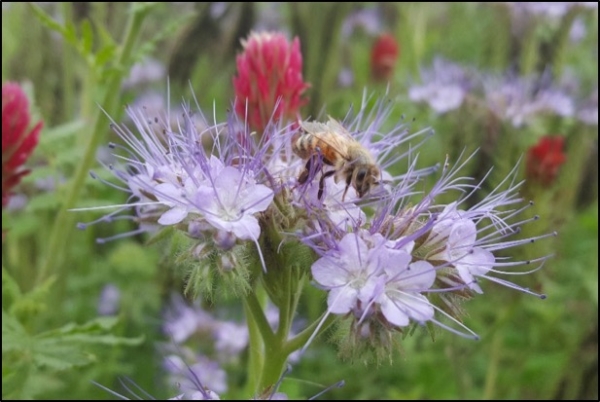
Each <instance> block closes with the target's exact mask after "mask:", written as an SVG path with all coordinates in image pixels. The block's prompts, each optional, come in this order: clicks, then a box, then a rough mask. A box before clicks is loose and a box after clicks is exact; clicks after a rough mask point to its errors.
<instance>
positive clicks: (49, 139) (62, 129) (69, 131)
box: [38, 120, 88, 148]
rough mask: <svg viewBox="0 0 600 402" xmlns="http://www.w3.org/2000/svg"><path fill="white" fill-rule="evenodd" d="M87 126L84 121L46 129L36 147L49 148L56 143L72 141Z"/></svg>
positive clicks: (75, 121)
mask: <svg viewBox="0 0 600 402" xmlns="http://www.w3.org/2000/svg"><path fill="white" fill-rule="evenodd" d="M87 124H88V123H87V122H86V121H85V120H74V121H70V122H67V123H65V124H61V125H60V126H56V127H52V128H49V129H46V130H44V134H43V135H41V136H40V142H39V145H38V146H40V147H44V148H45V147H48V148H51V146H52V145H55V144H56V142H60V141H66V140H72V139H74V138H75V136H76V135H77V134H78V133H80V132H82V131H83V129H84V128H85V127H86V126H87Z"/></svg>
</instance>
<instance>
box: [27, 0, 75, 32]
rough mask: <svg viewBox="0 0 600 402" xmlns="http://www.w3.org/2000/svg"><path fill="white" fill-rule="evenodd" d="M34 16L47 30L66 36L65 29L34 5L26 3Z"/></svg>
mask: <svg viewBox="0 0 600 402" xmlns="http://www.w3.org/2000/svg"><path fill="white" fill-rule="evenodd" d="M27 4H28V5H29V7H30V8H31V10H32V11H33V13H34V14H35V16H36V17H37V18H38V19H39V20H40V22H41V23H42V24H43V25H44V26H46V27H47V28H49V29H51V30H53V31H56V32H59V33H61V34H62V35H63V36H65V35H66V29H65V27H64V26H63V25H61V24H60V23H59V22H57V21H55V20H54V19H53V18H52V17H50V16H49V15H48V14H47V13H46V12H45V11H44V10H42V8H41V7H40V6H38V5H36V4H35V3H27Z"/></svg>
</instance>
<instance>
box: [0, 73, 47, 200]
mask: <svg viewBox="0 0 600 402" xmlns="http://www.w3.org/2000/svg"><path fill="white" fill-rule="evenodd" d="M29 120H30V116H29V102H28V100H27V96H26V95H25V92H23V90H22V89H21V87H20V86H19V85H18V84H15V83H12V82H7V83H5V84H4V85H2V207H4V206H6V204H8V200H9V198H10V192H11V190H12V188H13V187H14V186H16V185H17V184H19V182H20V181H21V178H23V176H25V175H26V174H27V173H29V170H27V169H24V168H23V164H24V163H25V161H26V160H27V158H29V155H31V153H32V152H33V150H34V149H35V147H36V145H37V143H38V137H39V134H40V131H41V129H42V124H43V123H42V122H41V121H40V122H38V123H37V124H36V125H35V126H34V127H33V128H32V129H29Z"/></svg>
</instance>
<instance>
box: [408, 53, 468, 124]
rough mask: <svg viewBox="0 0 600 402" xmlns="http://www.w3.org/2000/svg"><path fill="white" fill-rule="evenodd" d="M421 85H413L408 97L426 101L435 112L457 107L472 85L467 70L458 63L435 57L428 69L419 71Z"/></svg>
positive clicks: (417, 100)
mask: <svg viewBox="0 0 600 402" xmlns="http://www.w3.org/2000/svg"><path fill="white" fill-rule="evenodd" d="M421 80H422V81H423V84H422V85H413V86H411V87H410V89H409V91H408V97H409V99H410V100H412V101H414V102H426V103H427V104H428V105H429V107H431V108H432V109H433V110H434V111H435V112H436V113H439V114H443V113H446V112H449V111H451V110H455V109H458V108H459V107H460V106H461V105H462V104H463V102H464V100H465V97H466V96H467V94H468V93H469V90H470V89H471V87H472V86H473V84H472V82H471V78H470V77H469V76H468V73H467V71H466V70H465V69H464V68H463V67H461V66H459V65H458V64H455V63H451V62H449V61H446V60H444V59H442V58H436V59H435V60H434V61H433V65H432V67H431V68H430V69H424V70H422V71H421Z"/></svg>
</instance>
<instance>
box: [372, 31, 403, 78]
mask: <svg viewBox="0 0 600 402" xmlns="http://www.w3.org/2000/svg"><path fill="white" fill-rule="evenodd" d="M399 54H400V47H399V46H398V43H397V42H396V39H394V37H393V36H392V35H390V34H387V33H384V34H381V35H380V36H379V37H378V38H377V40H376V41H375V43H374V44H373V47H372V48H371V75H372V76H373V78H374V79H375V80H377V81H387V80H389V79H390V78H391V77H392V74H393V72H394V67H395V66H396V60H397V59H398V55H399Z"/></svg>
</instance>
